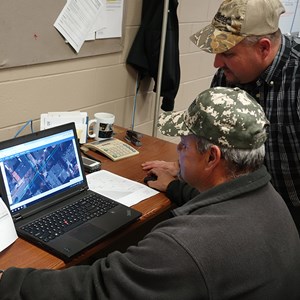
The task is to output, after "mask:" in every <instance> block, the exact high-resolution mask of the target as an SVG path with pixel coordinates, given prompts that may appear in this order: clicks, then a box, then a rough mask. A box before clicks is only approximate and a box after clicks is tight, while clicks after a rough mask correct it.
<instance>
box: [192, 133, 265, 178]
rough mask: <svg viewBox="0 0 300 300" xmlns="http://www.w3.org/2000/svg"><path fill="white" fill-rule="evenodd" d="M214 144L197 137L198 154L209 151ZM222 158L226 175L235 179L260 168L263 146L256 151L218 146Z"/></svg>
mask: <svg viewBox="0 0 300 300" xmlns="http://www.w3.org/2000/svg"><path fill="white" fill-rule="evenodd" d="M213 145H214V144H212V143H210V142H209V141H208V140H207V139H205V138H202V137H197V149H198V151H199V152H200V153H204V152H206V151H207V150H209V149H210V148H211V147H212V146H213ZM217 146H218V147H219V149H220V150H221V153H222V158H223V159H224V160H225V161H226V162H227V171H228V175H230V176H231V177H237V176H239V175H241V174H246V173H249V172H253V171H255V170H257V169H258V168H260V167H261V166H262V165H263V163H264V158H265V145H262V146H260V147H259V148H257V149H249V150H245V149H232V148H226V147H222V146H219V145H217Z"/></svg>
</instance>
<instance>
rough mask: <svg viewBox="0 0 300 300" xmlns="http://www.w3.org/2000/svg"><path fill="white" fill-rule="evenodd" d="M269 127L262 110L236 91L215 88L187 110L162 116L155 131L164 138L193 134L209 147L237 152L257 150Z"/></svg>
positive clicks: (264, 139) (241, 91)
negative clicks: (214, 145) (211, 144)
mask: <svg viewBox="0 0 300 300" xmlns="http://www.w3.org/2000/svg"><path fill="white" fill-rule="evenodd" d="M267 125H269V121H268V120H267V118H266V116H265V114H264V111H263V109H262V107H261V106H260V105H259V104H258V103H257V102H256V100H255V99H254V98H252V97H251V96H250V95H249V94H247V93H246V92H245V91H243V90H241V89H239V88H224V87H215V88H211V89H208V90H205V91H204V92H202V93H200V94H199V95H198V96H197V98H196V99H195V100H194V101H193V102H192V104H191V105H190V106H189V108H188V109H187V110H185V111H180V112H164V113H162V114H161V115H160V117H159V120H158V128H159V130H160V131H161V133H162V134H164V135H167V136H185V135H191V134H194V135H196V136H198V137H203V138H205V139H207V140H209V141H210V142H211V143H213V144H216V145H219V146H222V147H227V148H236V149H249V150H250V149H256V148H259V147H260V146H262V145H263V144H264V142H265V141H266V139H267V133H266V131H265V127H266V126H267Z"/></svg>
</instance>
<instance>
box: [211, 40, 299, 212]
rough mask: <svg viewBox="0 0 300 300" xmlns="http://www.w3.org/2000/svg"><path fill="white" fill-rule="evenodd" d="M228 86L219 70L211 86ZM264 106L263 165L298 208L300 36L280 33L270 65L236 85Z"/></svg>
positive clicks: (292, 203)
mask: <svg viewBox="0 0 300 300" xmlns="http://www.w3.org/2000/svg"><path fill="white" fill-rule="evenodd" d="M215 86H230V87H232V85H230V84H228V83H227V82H226V78H225V75H224V73H223V71H222V70H221V69H219V70H218V71H217V73H216V74H215V76H214V78H213V80H212V83H211V87H215ZM236 86H238V87H240V88H241V89H244V90H245V91H247V92H248V93H249V94H250V95H252V96H253V97H254V98H255V99H257V101H258V102H259V103H260V104H261V106H262V107H263V109H264V111H265V113H266V116H267V118H268V120H269V121H270V123H271V125H270V127H269V132H268V139H267V141H266V158H265V163H266V166H267V168H268V170H269V172H270V174H271V175H272V183H273V185H274V187H275V188H276V190H277V191H278V192H279V193H280V194H281V196H282V197H283V198H284V200H285V201H286V202H287V204H288V205H290V206H294V207H299V208H300V39H299V38H294V37H290V36H285V35H283V36H282V43H281V47H280V49H279V51H278V53H277V55H276V57H275V59H274V61H273V62H272V64H271V65H270V66H269V67H268V68H267V69H266V70H265V71H264V72H263V73H262V74H261V75H260V77H259V78H258V79H257V80H256V81H255V82H252V83H248V84H239V85H236Z"/></svg>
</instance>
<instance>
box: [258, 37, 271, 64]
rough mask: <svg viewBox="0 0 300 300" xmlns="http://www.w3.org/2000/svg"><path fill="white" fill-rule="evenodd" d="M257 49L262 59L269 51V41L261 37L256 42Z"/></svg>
mask: <svg viewBox="0 0 300 300" xmlns="http://www.w3.org/2000/svg"><path fill="white" fill-rule="evenodd" d="M257 47H258V51H259V53H260V55H261V57H262V58H263V59H265V58H266V57H268V55H269V54H270V53H271V47H272V44H271V41H270V40H269V39H267V38H262V39H260V40H259V41H258V42H257Z"/></svg>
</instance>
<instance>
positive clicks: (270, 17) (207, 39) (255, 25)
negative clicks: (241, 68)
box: [190, 0, 285, 54]
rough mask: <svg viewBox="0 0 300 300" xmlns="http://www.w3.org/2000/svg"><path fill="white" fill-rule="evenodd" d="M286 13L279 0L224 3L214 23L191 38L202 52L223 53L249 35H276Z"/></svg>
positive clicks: (227, 1)
mask: <svg viewBox="0 0 300 300" xmlns="http://www.w3.org/2000/svg"><path fill="white" fill-rule="evenodd" d="M284 12H285V9H284V6H283V5H282V3H281V2H280V0H224V1H223V2H222V4H221V6H220V7H219V10H218V12H217V14H216V15H215V17H214V19H213V20H212V22H211V24H210V25H208V26H206V27H204V28H203V29H201V30H200V31H198V32H196V33H195V34H193V35H192V36H191V37H190V39H191V41H192V42H193V43H194V44H195V45H196V46H198V47H199V48H200V49H201V50H204V51H206V52H209V53H215V54H216V53H222V52H225V51H227V50H229V49H230V48H232V47H234V46H235V45H237V44H238V43H239V42H241V41H242V40H243V39H244V38H245V37H246V36H251V35H267V34H271V33H274V32H276V31H277V30H278V23H279V18H280V15H281V14H282V13H284Z"/></svg>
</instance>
